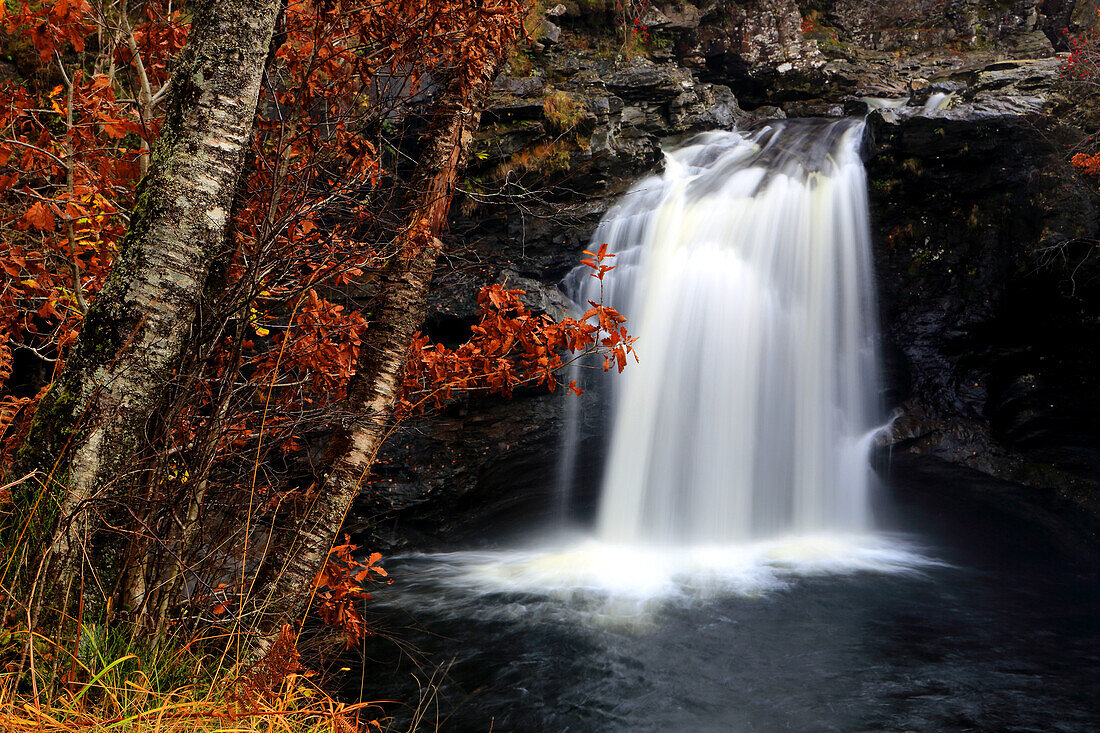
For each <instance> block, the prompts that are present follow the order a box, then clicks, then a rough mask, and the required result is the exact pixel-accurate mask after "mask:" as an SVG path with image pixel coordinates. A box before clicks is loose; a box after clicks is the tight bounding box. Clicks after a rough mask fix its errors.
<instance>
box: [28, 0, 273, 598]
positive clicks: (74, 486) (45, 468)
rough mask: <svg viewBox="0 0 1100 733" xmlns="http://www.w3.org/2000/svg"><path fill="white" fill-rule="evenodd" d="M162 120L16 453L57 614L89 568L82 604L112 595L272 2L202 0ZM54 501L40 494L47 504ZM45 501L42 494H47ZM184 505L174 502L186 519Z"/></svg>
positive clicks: (211, 240) (260, 66)
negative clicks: (39, 509)
mask: <svg viewBox="0 0 1100 733" xmlns="http://www.w3.org/2000/svg"><path fill="white" fill-rule="evenodd" d="M191 8H192V10H193V12H194V17H193V20H192V23H191V30H190V34H189V37H188V39H187V44H186V46H185V47H184V49H183V51H182V53H181V55H180V58H179V61H178V66H177V68H176V71H175V73H174V74H173V76H172V86H171V93H170V98H169V100H168V114H167V119H166V122H165V124H164V127H163V131H162V133H161V137H160V140H159V142H158V143H157V145H156V148H155V150H154V153H153V162H152V167H151V169H150V171H149V173H148V175H147V176H146V177H145V178H144V179H143V180H142V182H141V184H139V189H138V196H137V200H136V203H135V206H134V211H133V214H132V216H131V220H130V227H129V230H128V232H127V234H126V238H125V241H124V243H123V248H122V252H121V254H120V255H119V258H118V260H117V261H116V262H115V265H114V267H113V269H112V270H111V274H110V276H109V278H108V280H107V283H106V285H105V286H104V288H103V290H102V292H100V294H99V295H98V297H97V298H96V299H95V302H94V304H93V305H92V307H91V309H90V310H89V311H88V314H87V316H86V317H85V319H84V323H83V326H82V327H81V331H80V337H79V339H78V341H77V343H76V345H75V347H74V349H73V352H72V355H71V356H70V357H69V359H68V361H67V363H66V365H65V369H64V371H63V372H62V374H61V377H60V378H59V380H58V381H57V382H56V383H55V384H54V385H53V386H52V388H51V389H50V391H49V392H48V393H47V395H46V396H45V397H44V399H43V401H42V404H41V405H40V406H39V408H38V411H37V413H36V415H35V418H34V422H33V424H32V427H31V432H30V435H29V436H28V438H27V441H26V443H25V445H24V448H23V449H22V452H21V454H20V460H21V462H22V463H23V465H26V466H28V467H32V468H37V469H38V470H39V472H40V474H39V475H40V476H41V477H42V478H43V479H45V480H46V481H45V483H46V491H47V492H50V494H53V493H56V495H57V497H58V498H57V503H58V505H59V511H58V513H57V519H56V521H55V523H54V524H53V525H52V528H51V527H46V528H45V531H46V532H51V529H52V534H50V535H48V539H47V542H49V560H48V563H49V564H48V568H49V573H48V581H49V586H50V587H49V588H47V591H48V592H49V596H47V601H48V602H50V603H51V605H53V604H57V605H56V607H58V608H60V609H64V608H65V607H67V605H68V601H69V596H70V593H69V591H70V585H71V584H72V582H73V580H74V579H75V578H76V576H77V575H78V574H79V573H80V572H81V571H82V570H83V569H88V570H90V571H92V572H89V573H88V575H87V578H85V579H84V580H85V582H84V583H83V585H84V588H85V590H86V591H90V590H92V589H93V588H94V589H95V590H94V591H93V592H91V593H89V594H88V597H87V599H86V600H87V602H88V603H89V604H91V605H90V606H88V607H90V608H92V609H95V608H96V604H98V603H102V602H104V601H105V599H107V598H109V597H111V596H112V595H113V594H115V593H118V592H119V590H121V589H120V588H118V585H119V582H120V580H119V573H120V571H121V570H122V568H121V564H122V563H121V561H120V556H121V554H122V551H123V549H124V548H125V546H126V544H127V543H126V540H125V537H124V536H122V535H121V534H120V530H121V532H122V533H125V531H126V530H129V529H137V530H138V531H140V528H136V527H134V524H135V523H134V521H133V518H134V516H136V515H137V514H140V509H139V508H135V509H136V511H134V510H132V509H131V508H130V507H128V506H127V494H126V487H128V486H134V485H135V480H136V479H137V478H138V477H137V476H136V475H135V474H136V472H137V471H139V470H140V466H141V462H140V461H137V460H135V458H136V457H138V456H140V455H141V453H142V451H143V448H144V447H145V428H146V425H147V424H148V422H149V419H150V417H151V415H152V414H153V412H154V410H155V409H156V408H157V405H158V403H159V400H160V399H161V397H162V393H163V391H164V390H165V388H166V387H167V385H168V384H169V382H170V381H171V380H172V379H173V376H174V374H173V370H174V369H175V367H176V366H177V364H178V363H179V360H180V356H181V353H182V351H183V349H184V347H185V345H186V342H187V341H188V339H189V338H190V332H191V330H192V324H193V322H194V319H195V315H196V309H197V308H198V306H199V303H200V301H201V299H202V296H203V288H204V284H205V282H206V279H207V277H208V275H209V273H210V271H211V267H212V265H213V264H214V263H215V261H217V260H219V258H224V257H226V256H227V255H228V254H229V252H228V251H227V247H226V243H225V239H224V232H225V229H226V226H227V224H228V219H229V212H230V211H231V210H232V204H233V197H234V195H235V193H236V191H237V182H238V179H239V177H240V175H241V170H242V166H243V163H244V159H245V154H246V152H247V148H248V146H249V141H250V138H251V131H252V124H253V120H254V118H255V114H256V108H257V102H258V100H259V94H260V86H261V79H262V75H263V70H264V62H265V59H266V57H267V55H268V49H269V45H270V43H271V38H272V33H273V30H274V28H275V24H276V20H277V16H278V14H279V10H280V0H238V2H233V3H226V2H220V1H219V0H197V1H196V2H193V3H192V4H191ZM49 497H50V495H49V494H48V495H47V498H49ZM45 503H48V502H45ZM185 512H186V507H183V508H181V513H185Z"/></svg>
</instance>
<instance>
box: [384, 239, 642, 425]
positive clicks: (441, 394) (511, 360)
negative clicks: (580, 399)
mask: <svg viewBox="0 0 1100 733" xmlns="http://www.w3.org/2000/svg"><path fill="white" fill-rule="evenodd" d="M585 254H587V255H589V258H588V259H585V260H582V263H583V264H585V265H587V266H588V267H590V268H592V270H593V273H592V277H595V278H598V279H600V280H603V278H604V276H605V275H606V274H607V273H608V272H609V271H610V270H612V269H613V268H614V265H608V264H605V263H606V261H608V260H609V259H611V258H612V257H614V256H615V255H612V254H608V252H607V245H606V244H605V245H603V246H601V247H600V250H599V251H598V252H595V253H593V252H588V251H586V252H585ZM522 294H523V291H522V290H506V289H504V287H503V286H501V285H499V284H496V285H491V286H488V287H485V288H482V290H481V293H480V294H479V295H478V306H479V308H480V310H481V315H480V320H479V322H478V324H477V325H475V326H473V327H472V331H473V335H472V337H471V338H470V340H469V341H467V342H466V343H464V344H462V345H461V346H459V347H458V348H456V349H450V348H447V347H446V346H444V345H442V344H434V345H432V344H430V343H429V339H428V338H427V337H426V336H424V335H423V334H418V335H417V336H416V337H415V338H414V339H413V344H412V347H411V353H410V359H409V365H408V368H407V370H406V373H405V384H404V390H403V397H402V403H401V404H402V409H403V410H405V411H408V410H410V409H414V408H420V407H423V406H425V405H429V404H430V405H434V406H437V407H439V406H442V405H443V404H444V403H445V402H446V401H447V400H448V399H450V398H451V397H453V396H454V394H455V393H456V392H469V391H484V392H490V393H493V394H501V395H504V396H510V395H511V394H512V392H513V390H514V389H515V388H516V387H518V386H521V385H527V384H535V385H545V386H546V387H548V388H549V389H550V390H551V391H553V390H554V389H555V388H556V387H557V378H556V376H555V375H556V374H557V372H558V371H560V370H561V369H562V367H563V366H565V363H566V362H565V360H564V358H563V355H565V354H571V355H574V356H573V358H576V357H577V355H582V354H590V353H600V354H603V355H604V369H605V370H608V369H610V368H611V365H612V364H614V365H615V367H616V368H617V369H618V371H622V370H623V368H624V367H625V366H626V362H627V357H628V355H632V354H633V352H634V338H632V337H631V336H630V335H629V333H628V332H627V330H626V327H625V325H623V324H624V323H625V321H626V319H625V318H624V317H623V316H621V315H620V314H619V312H618V311H616V310H615V309H614V308H611V307H609V306H605V305H603V304H600V303H595V302H590V303H589V306H590V307H589V309H588V310H587V311H586V312H585V313H584V314H583V315H582V316H581V317H580V318H564V319H562V320H561V321H560V322H555V321H554V320H553V319H551V318H550V317H548V316H546V315H540V316H536V315H533V314H532V313H531V312H530V311H529V310H528V308H527V307H526V306H525V305H524V304H523V302H522V301H521V300H520V297H519V296H520V295H522ZM635 358H636V357H635ZM569 388H570V389H571V390H572V391H574V392H576V393H577V394H579V393H580V390H579V389H578V388H577V386H576V384H571V385H569Z"/></svg>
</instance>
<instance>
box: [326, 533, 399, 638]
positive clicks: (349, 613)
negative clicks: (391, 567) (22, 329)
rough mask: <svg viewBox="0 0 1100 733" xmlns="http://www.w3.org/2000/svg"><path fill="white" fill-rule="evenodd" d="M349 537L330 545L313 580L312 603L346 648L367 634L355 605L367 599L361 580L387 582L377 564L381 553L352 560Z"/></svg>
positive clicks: (367, 630)
mask: <svg viewBox="0 0 1100 733" xmlns="http://www.w3.org/2000/svg"><path fill="white" fill-rule="evenodd" d="M356 549H358V548H357V547H356V546H355V545H353V544H351V538H350V537H349V536H348V535H344V544H342V545H338V546H336V547H333V548H332V551H331V552H330V553H329V558H328V560H327V561H326V562H325V567H324V568H322V569H321V572H320V573H318V574H317V578H316V579H315V580H314V581H313V587H314V589H315V593H314V597H313V603H314V606H315V608H316V612H317V615H318V616H320V617H321V620H322V621H324V622H325V623H327V624H329V625H331V626H334V627H336V628H338V629H340V630H341V631H342V632H343V634H344V642H345V644H346V645H347V648H348V649H351V648H352V647H353V646H355V645H356V644H358V643H359V642H360V641H361V640H362V639H363V637H365V636H367V635H368V634H369V633H370V630H369V629H368V627H367V623H366V621H365V620H364V619H363V615H362V614H361V613H360V612H359V608H358V607H359V604H360V603H361V602H362V601H367V600H370V597H371V596H370V593H368V592H367V591H366V590H365V589H364V588H363V584H364V583H370V582H386V583H389V582H391V581H390V580H389V578H388V575H387V574H386V571H385V570H383V569H382V567H381V566H380V565H379V564H378V563H379V562H380V561H381V560H382V555H381V553H378V552H374V553H371V555H370V556H369V557H368V558H367V559H366V561H365V562H361V561H359V560H356V559H355V557H354V553H355V550H356Z"/></svg>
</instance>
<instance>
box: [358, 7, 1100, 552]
mask: <svg viewBox="0 0 1100 733" xmlns="http://www.w3.org/2000/svg"><path fill="white" fill-rule="evenodd" d="M1093 5H1095V3H1092V2H1091V1H1090V0H1082V1H1081V2H1077V3H1073V2H1066V1H1063V2H1050V1H1048V2H1041V0H1015V1H1010V2H994V1H992V0H914V1H913V2H907V3H896V2H877V1H873V0H801V1H799V2H796V0H744V1H742V2H725V1H722V2H713V1H712V2H707V3H701V4H698V5H693V4H690V3H681V2H676V3H667V4H662V3H653V4H652V5H650V4H648V3H645V4H643V3H639V2H637V0H635V2H634V3H633V4H632V5H631V7H632V8H634V10H635V11H636V12H635V18H636V22H633V23H630V24H629V25H628V26H627V27H625V28H624V27H623V25H622V23H621V21H622V16H621V14H620V13H619V12H618V11H617V10H616V9H615V6H614V3H611V2H605V1H604V0H578V1H577V2H572V1H571V2H563V3H560V4H557V5H554V6H540V7H539V8H537V9H536V11H535V12H533V13H532V16H531V17H530V18H529V19H528V20H529V23H528V25H529V29H530V30H531V38H532V40H531V42H530V43H529V44H528V45H526V46H525V47H524V48H523V49H521V50H520V51H519V52H517V53H516V54H515V55H514V57H513V59H512V60H511V62H510V64H509V67H508V69H506V71H505V73H504V74H502V75H501V77H500V78H498V79H497V82H496V87H495V95H494V100H493V106H492V109H491V110H490V111H489V112H488V113H487V114H486V115H485V118H484V121H485V125H484V128H483V130H482V131H481V133H480V134H479V136H478V142H477V147H476V152H475V156H474V160H472V161H471V165H470V170H469V173H468V176H467V179H466V180H465V181H464V182H463V191H464V196H463V197H462V200H461V201H460V202H459V203H458V204H456V207H455V210H454V212H453V225H452V231H451V235H450V242H449V249H448V252H449V257H448V258H447V259H448V261H447V265H446V267H445V268H444V269H441V270H440V271H439V272H438V273H437V275H436V279H435V290H434V293H433V296H432V297H433V306H432V312H431V316H430V318H429V322H428V325H427V328H428V330H429V331H430V332H431V333H432V335H433V336H435V337H437V338H439V339H442V340H445V341H455V340H458V339H461V338H462V337H463V334H464V333H465V330H466V329H467V327H468V325H469V323H470V322H471V320H472V318H473V306H474V296H475V294H476V291H477V288H478V287H479V286H480V285H483V284H486V283H488V282H492V281H496V280H502V281H505V282H508V283H510V284H512V285H515V286H516V287H522V288H523V289H525V290H527V292H528V296H529V299H530V302H531V305H532V306H533V307H535V308H536V309H539V310H542V311H544V312H550V313H559V312H560V311H561V309H562V308H564V307H567V306H566V304H564V303H563V301H562V298H561V295H560V293H559V292H558V291H557V290H556V283H557V282H558V281H559V280H560V279H561V277H562V276H563V275H564V274H565V273H566V272H568V271H569V269H571V268H572V267H573V266H574V265H575V264H576V262H577V260H578V259H579V252H580V250H581V249H583V248H584V247H585V246H587V244H588V238H589V236H590V234H591V232H592V231H593V229H594V228H595V224H596V223H597V221H598V220H599V218H600V216H601V215H602V213H603V212H604V211H606V209H607V208H608V207H609V206H610V204H611V202H612V201H613V200H614V199H615V197H616V196H617V195H618V194H620V193H621V192H622V191H623V190H624V189H625V188H627V187H628V186H629V185H630V184H631V183H632V182H633V181H634V180H636V179H637V178H638V177H639V176H641V175H642V174H644V173H647V172H649V171H652V170H654V169H655V168H658V167H659V166H660V165H661V159H662V156H661V146H662V144H670V143H674V142H675V140H676V139H678V138H680V137H682V136H685V135H688V134H691V133H693V132H697V131H700V130H705V129H711V128H716V127H724V128H729V127H731V126H744V125H749V124H753V123H754V122H755V121H758V120H762V119H767V118H773V117H785V116H837V115H845V114H849V115H851V114H855V115H868V121H869V124H868V173H869V179H870V187H871V196H872V216H873V219H874V224H873V226H874V238H875V260H876V262H875V265H876V271H877V275H878V280H879V299H880V303H881V318H882V323H883V330H884V334H885V336H884V343H883V346H882V349H883V353H884V354H885V355H886V357H887V358H886V360H885V361H886V364H887V383H888V394H887V401H888V402H889V403H890V405H891V406H892V407H893V408H894V410H895V413H896V415H897V419H896V420H895V422H894V427H893V434H892V437H891V438H890V440H889V441H888V442H890V443H891V444H892V445H893V446H894V450H896V451H909V452H916V453H922V454H928V455H934V456H938V457H940V458H943V459H946V460H949V461H952V462H955V463H961V464H965V465H967V466H970V467H972V468H977V469H978V470H981V471H984V472H986V473H990V474H993V475H996V476H999V477H1002V478H1008V479H1011V480H1012V481H1015V482H1018V483H1021V484H1024V485H1028V486H1030V487H1032V491H1034V492H1035V494H1036V496H1040V497H1042V499H1043V501H1047V502H1048V503H1051V502H1053V503H1059V502H1064V501H1070V502H1072V503H1073V504H1074V505H1075V506H1086V507H1092V506H1093V505H1094V504H1095V503H1096V500H1095V499H1094V497H1096V496H1098V495H1100V493H1098V492H1097V486H1098V485H1100V419H1098V418H1097V415H1098V414H1100V411H1098V409H1097V408H1098V407H1100V378H1098V376H1097V374H1098V370H1096V368H1095V366H1094V365H1095V364H1096V363H1097V357H1100V353H1098V352H1100V339H1098V338H1097V336H1098V335H1100V334H1098V333H1097V331H1098V330H1100V320H1098V316H1100V292H1098V291H1097V284H1098V282H1100V279H1098V276H1100V267H1098V260H1100V256H1098V253H1097V252H1096V251H1095V250H1096V248H1095V239H1096V232H1097V221H1096V218H1097V217H1096V209H1095V207H1096V203H1097V200H1096V197H1095V195H1094V190H1093V187H1092V186H1091V185H1090V184H1089V183H1088V182H1086V181H1082V180H1081V179H1079V178H1078V177H1077V176H1076V175H1075V174H1074V172H1073V171H1072V170H1071V169H1070V168H1069V166H1068V165H1067V163H1066V161H1067V159H1068V157H1069V155H1070V153H1071V151H1072V150H1074V149H1075V146H1078V145H1080V144H1081V143H1082V140H1083V139H1084V138H1085V137H1086V136H1087V134H1088V133H1087V131H1086V130H1085V129H1081V128H1082V125H1084V126H1086V127H1087V120H1086V121H1084V122H1082V121H1081V120H1080V119H1075V118H1074V115H1073V112H1074V111H1075V109H1076V107H1077V103H1078V100H1077V99H1075V97H1074V94H1075V93H1074V92H1073V91H1072V90H1067V89H1066V88H1065V85H1064V84H1063V83H1062V81H1061V76H1060V67H1061V65H1062V63H1063V62H1062V59H1060V58H1058V56H1057V49H1059V48H1061V47H1062V46H1063V45H1064V41H1065V38H1066V35H1065V31H1066V30H1067V29H1068V30H1069V31H1070V33H1074V32H1078V31H1080V30H1082V29H1085V28H1088V27H1092V25H1093V24H1094V23H1095V21H1096V18H1097V13H1096V8H1095V7H1093ZM631 28H634V29H637V30H635V31H632V30H631ZM1078 117H1080V116H1078ZM626 315H627V316H628V317H629V314H626ZM581 399H582V400H584V401H585V402H584V408H585V409H584V410H582V412H583V413H584V414H585V415H586V416H588V418H587V424H586V429H587V430H588V437H589V440H588V441H586V443H585V445H586V446H588V448H589V449H588V450H587V451H586V453H585V455H584V460H585V461H586V464H585V465H586V467H587V470H583V471H582V472H581V475H582V476H584V477H587V480H584V481H582V486H581V487H580V490H579V491H578V492H577V494H576V496H577V499H576V501H577V504H578V507H577V508H580V509H583V508H584V507H585V506H589V505H590V504H591V497H592V493H593V490H594V484H595V478H594V477H595V475H596V466H598V463H599V452H600V447H599V440H598V434H599V433H600V431H601V425H602V416H601V415H600V414H599V409H598V396H597V395H594V394H591V393H590V394H588V395H586V396H585V397H583V398H581ZM566 406H567V403H566V402H565V398H563V397H562V396H561V395H547V394H543V393H528V394H522V395H517V397H516V398H515V399H514V400H512V401H511V402H506V403H502V402H497V401H490V400H484V401H473V402H463V403H460V404H456V405H454V406H453V407H452V408H451V409H449V410H448V411H447V412H446V413H445V414H443V415H439V416H435V417H432V418H425V419H423V420H419V421H417V422H416V423H415V424H409V425H407V426H405V428H404V430H403V431H402V432H400V433H399V434H398V435H397V436H395V438H394V439H393V440H391V442H390V444H389V447H388V448H387V452H386V455H385V456H384V457H383V461H384V463H383V464H382V465H381V466H380V467H379V470H378V471H377V472H376V475H375V478H374V480H373V483H372V484H371V486H370V489H369V490H368V491H367V492H365V493H364V496H363V499H362V501H361V506H360V516H361V517H363V518H364V519H365V520H366V521H364V522H363V523H362V526H363V527H364V528H365V527H368V526H369V527H370V531H371V532H372V533H373V534H374V538H373V541H374V543H375V544H376V545H379V544H381V545H385V544H390V545H392V544H401V543H405V542H410V541H411V542H414V543H416V544H424V543H430V542H431V541H433V540H435V539H439V538H441V537H446V538H447V539H451V540H453V539H476V538H477V537H478V536H479V533H480V532H481V531H482V530H483V529H484V528H485V527H486V526H488V525H490V524H492V525H494V526H496V527H499V526H500V525H506V524H509V523H511V524H528V523H530V521H531V520H532V519H535V518H537V517H538V516H540V515H544V514H547V513H548V512H550V511H552V509H551V508H552V507H553V506H554V501H553V500H552V496H553V492H554V474H555V472H556V470H557V460H558V458H557V453H558V447H559V443H558V434H559V431H560V428H561V425H562V420H563V410H564V409H566Z"/></svg>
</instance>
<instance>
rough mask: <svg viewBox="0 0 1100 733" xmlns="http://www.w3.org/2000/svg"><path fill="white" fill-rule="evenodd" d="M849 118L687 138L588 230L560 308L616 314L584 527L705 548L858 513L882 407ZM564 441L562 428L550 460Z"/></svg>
mask: <svg viewBox="0 0 1100 733" xmlns="http://www.w3.org/2000/svg"><path fill="white" fill-rule="evenodd" d="M862 133H863V124H862V122H860V121H857V120H839V121H837V120H834V121H817V120H798V121H777V122H771V123H767V124H765V125H763V126H760V127H758V128H756V129H754V130H752V131H749V132H712V133H706V134H703V135H699V136H697V137H695V138H693V139H691V140H690V141H688V142H687V143H686V144H684V145H683V146H681V147H679V148H678V149H676V150H674V151H673V152H671V153H669V154H667V156H666V167H665V170H664V172H663V173H662V174H661V175H659V176H654V177H651V178H648V179H646V180H644V181H642V182H641V183H639V184H638V185H637V186H635V187H634V189H633V190H632V191H631V192H630V193H629V194H627V195H626V196H625V197H624V199H623V200H622V201H621V202H620V203H619V204H618V205H617V206H616V207H615V208H614V209H613V210H612V211H611V212H610V213H609V215H608V216H607V217H606V218H605V220H604V222H603V223H602V224H601V225H600V227H599V229H598V230H597V231H596V233H595V235H594V236H593V240H592V241H593V249H595V248H596V247H598V246H599V245H600V244H602V243H605V242H606V243H607V244H608V245H609V251H610V252H612V253H614V254H615V256H616V260H615V265H616V269H615V270H613V271H612V272H610V273H609V274H608V275H607V276H606V277H605V278H604V280H603V282H600V281H599V280H597V279H596V278H593V277H589V276H588V274H589V271H588V270H587V269H586V268H583V267H582V268H579V269H578V270H576V271H575V272H574V273H572V274H571V275H570V276H569V277H568V278H567V280H566V288H567V289H568V290H569V291H570V294H571V295H572V297H573V298H574V299H575V300H576V301H577V302H578V303H585V302H586V301H599V300H603V301H604V302H606V303H608V304H610V305H613V306H615V307H617V308H618V309H619V310H620V311H621V312H623V313H624V314H627V317H628V324H629V325H630V328H631V331H632V333H633V334H634V335H635V336H637V337H638V344H637V351H638V354H639V363H637V364H634V363H631V364H630V365H629V366H628V368H627V370H626V372H625V373H624V374H623V375H621V376H616V377H615V378H613V379H612V380H610V381H611V382H612V385H611V391H612V394H613V400H614V411H613V427H612V433H611V443H610V453H609V457H608V460H607V465H606V470H605V475H604V479H603V490H602V497H601V503H600V511H599V520H598V536H599V537H600V538H601V539H602V540H605V541H608V542H615V543H637V544H641V543H646V544H652V543H658V544H670V543H674V544H680V545H682V544H713V543H730V542H740V541H745V540H749V539H754V538H760V537H770V536H774V535H776V534H779V533H784V532H788V533H790V532H793V533H807V532H821V531H845V532H852V531H863V530H866V529H867V527H868V516H867V514H868V513H867V493H868V483H869V478H870V469H869V467H868V462H867V449H868V446H869V438H870V435H871V434H872V431H873V429H874V426H875V424H876V421H877V420H879V419H880V417H881V415H880V412H879V410H878V409H877V406H876V397H877V394H878V374H877V369H876V364H875V345H874V335H875V333H874V331H875V329H874V321H875V318H874V315H873V306H874V297H873V287H874V284H873V280H872V273H871V266H870V259H869V249H870V245H869V234H868V224H867V194H866V181H865V177H864V173H863V165H862V161H861V160H860V157H859V147H860V143H861V139H862ZM575 439H576V438H575V436H570V437H569V438H567V448H566V450H565V451H564V453H565V455H567V456H569V455H571V454H572V453H573V452H575V449H574V448H573V447H572V446H569V445H568V443H569V442H570V441H573V440H575Z"/></svg>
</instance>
